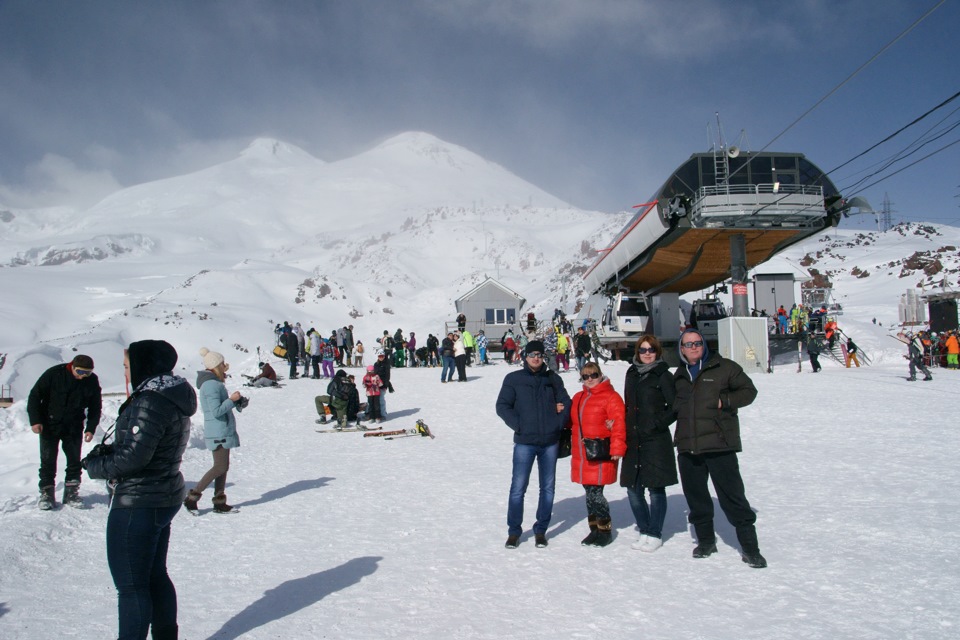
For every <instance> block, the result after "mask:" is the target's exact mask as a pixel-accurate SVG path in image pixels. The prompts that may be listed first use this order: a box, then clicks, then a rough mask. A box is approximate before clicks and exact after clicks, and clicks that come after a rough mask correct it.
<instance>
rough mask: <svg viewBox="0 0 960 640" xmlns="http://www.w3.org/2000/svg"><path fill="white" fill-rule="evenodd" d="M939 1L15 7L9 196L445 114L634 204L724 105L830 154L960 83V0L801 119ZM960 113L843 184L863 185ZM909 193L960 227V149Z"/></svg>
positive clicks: (0, 22) (1, 190) (490, 155)
mask: <svg viewBox="0 0 960 640" xmlns="http://www.w3.org/2000/svg"><path fill="white" fill-rule="evenodd" d="M937 4H938V0H885V1H884V2H876V1H875V0H850V1H843V0H836V1H834V0H797V1H796V2H792V3H779V2H767V1H751V0H741V1H738V2H729V1H726V0H692V1H683V0H678V1H676V2H667V1H666V0H582V1H581V0H524V1H520V0H517V1H513V2H507V1H498V0H486V1H484V0H406V1H403V2H401V1H393V0H356V1H339V2H334V1H322V0H320V1H313V2H309V1H306V0H284V1H283V2H280V1H276V2H267V1H259V2H253V1H248V0H231V1H229V2H228V1H225V0H223V1H216V0H212V1H206V2H189V1H178V0H173V1H167V2H162V3H161V2H151V3H140V2H138V3H132V2H122V1H108V0H97V1H91V2H68V1H61V2H32V1H27V0H0V87H2V91H0V149H2V150H3V152H2V154H0V204H2V205H6V206H13V207H28V206H48V205H53V204H68V205H73V206H83V205H88V204H91V203H92V202H94V201H96V200H97V199H99V198H100V197H102V196H103V195H105V194H106V193H109V192H111V191H113V190H115V189H117V188H120V187H123V186H128V185H131V184H136V183H139V182H144V181H148V180H153V179H158V178H163V177H168V176H172V175H177V174H182V173H186V172H189V171H193V170H196V169H199V168H202V167H204V166H208V165H210V164H214V163H217V162H221V161H224V160H226V159H229V158H231V157H233V156H235V155H236V154H237V153H238V152H239V151H240V150H241V149H242V148H244V147H245V146H246V145H247V144H248V143H249V141H250V140H251V139H252V138H255V137H260V136H270V137H275V138H279V139H282V140H284V141H287V142H290V143H293V144H296V145H299V146H301V147H303V148H304V149H305V150H307V151H308V152H310V153H311V154H313V155H315V156H317V157H319V158H322V159H324V160H328V161H332V160H337V159H340V158H343V157H347V156H350V155H353V154H355V153H358V152H360V151H363V150H365V149H368V148H370V147H372V146H375V145H376V144H377V143H378V142H380V141H382V140H383V139H385V138H388V137H390V136H392V135H395V134H397V133H400V132H403V131H410V130H421V131H427V132H429V133H432V134H434V135H436V136H438V137H440V138H443V139H444V140H447V141H449V142H452V143H455V144H459V145H461V146H464V147H466V148H468V149H470V150H471V151H474V152H476V153H478V154H480V155H482V156H484V157H485V158H487V159H489V160H492V161H494V162H497V163H499V164H501V165H503V166H504V167H506V168H507V169H509V170H511V171H512V172H514V173H515V174H517V175H519V176H520V177H522V178H524V179H526V180H529V181H530V182H532V183H534V184H536V185H537V186H539V187H541V188H543V189H545V190H547V191H549V192H551V193H553V194H555V195H556V196H558V197H560V198H563V199H565V200H567V201H568V202H570V203H572V204H574V205H576V206H578V207H582V208H586V209H597V210H601V211H618V210H625V209H629V208H630V206H631V205H633V204H636V203H639V202H643V201H645V200H646V199H647V198H648V197H649V196H650V195H651V194H652V193H653V192H654V191H655V189H656V188H657V187H658V186H659V185H660V184H661V183H662V182H663V181H664V180H665V179H666V178H667V176H668V175H669V174H670V173H671V172H672V171H673V170H674V169H675V168H676V167H677V166H678V165H679V164H680V163H681V162H682V161H683V160H685V159H686V158H687V157H689V155H690V154H691V153H694V152H699V151H706V150H708V149H709V147H710V144H711V141H712V140H713V139H715V138H716V136H717V132H716V124H715V123H716V117H715V113H717V112H719V114H720V118H721V122H722V126H723V133H724V136H725V138H726V141H727V143H728V144H738V145H740V146H741V147H743V148H745V149H748V150H758V149H761V148H764V147H767V146H768V145H770V143H771V141H772V140H774V138H776V137H777V136H780V134H783V135H782V136H780V137H779V138H778V139H776V141H775V142H774V143H773V144H772V145H770V146H769V149H770V150H775V151H797V152H800V153H804V154H805V155H806V156H807V157H808V158H809V159H810V160H811V161H813V162H814V163H815V164H817V165H818V166H820V168H821V169H824V170H827V171H829V170H831V169H833V168H835V167H837V166H839V165H841V164H843V163H844V162H846V161H847V160H849V159H851V158H853V157H854V156H855V155H857V154H859V153H860V152H862V151H864V150H866V149H867V148H868V147H870V146H872V145H874V144H875V143H877V142H879V141H880V140H882V139H883V138H885V137H887V136H888V135H890V134H891V133H893V132H894V131H896V130H897V129H899V128H901V127H903V126H904V125H906V124H908V123H909V122H911V121H912V120H914V119H915V118H917V117H919V116H921V115H922V114H924V113H926V112H927V111H929V110H930V109H932V108H933V107H935V106H936V105H938V104H940V103H941V102H943V101H944V100H946V99H948V98H949V97H951V96H952V95H954V94H955V93H957V92H958V91H960V62H958V61H960V45H958V44H957V43H958V41H960V39H958V38H957V36H956V27H957V25H960V0H946V1H945V2H943V3H942V4H941V5H940V6H939V7H937V8H936V10H934V11H933V13H932V14H931V15H930V17H928V18H927V19H925V20H923V21H922V22H921V23H920V24H919V25H917V26H916V27H915V28H913V29H912V30H911V31H910V32H909V33H907V34H906V35H905V36H903V38H901V39H900V40H899V41H897V42H896V43H894V44H893V45H892V46H890V47H889V48H888V49H887V50H886V51H884V52H883V53H882V54H881V55H880V56H879V57H878V58H877V59H876V60H875V61H873V62H872V63H871V64H870V65H869V66H867V67H866V68H865V69H863V70H862V71H860V72H859V73H857V74H856V75H855V76H854V77H853V78H852V79H850V81H849V82H847V83H846V84H844V85H843V86H842V87H840V88H839V89H837V90H836V92H835V93H833V95H831V96H830V97H829V98H828V99H826V100H825V101H824V102H823V103H822V104H821V105H820V106H819V107H817V108H816V109H814V110H813V111H812V112H811V113H810V114H809V115H806V116H805V117H803V118H802V119H801V120H800V121H799V122H798V123H797V124H795V125H794V126H793V127H792V128H789V130H787V131H786V132H785V133H784V130H785V129H787V128H788V127H789V126H790V124H791V123H793V122H794V121H795V120H796V119H797V118H798V117H800V116H801V115H802V114H803V113H804V112H806V111H807V110H808V109H810V108H811V107H813V106H814V105H815V104H816V103H817V102H818V101H819V100H820V99H821V98H823V97H824V96H826V95H827V94H828V93H830V92H831V91H832V90H833V89H834V88H836V87H837V86H838V85H840V84H841V83H842V82H843V81H844V80H845V79H846V78H848V76H850V75H851V74H852V73H853V72H854V71H855V70H856V69H857V68H858V67H860V66H861V65H863V64H864V63H866V62H867V61H868V60H870V58H872V57H873V56H874V55H875V54H877V53H878V52H879V51H881V49H883V48H884V47H885V46H886V45H888V44H889V43H890V42H891V41H892V40H894V39H895V38H896V37H897V36H898V35H899V34H901V33H902V32H903V31H904V30H906V29H907V28H908V27H909V26H910V25H911V24H913V23H914V22H915V21H917V20H918V19H919V18H921V16H923V15H924V14H925V13H926V12H927V11H928V10H930V9H931V8H933V7H935V6H936V5H937ZM958 108H960V99H958V100H955V101H954V102H951V103H950V104H949V105H947V106H946V107H945V108H942V109H940V110H938V111H936V112H935V113H933V114H931V116H929V117H928V118H926V119H925V120H923V122H922V123H920V124H919V125H916V126H914V127H911V128H910V129H909V130H908V131H907V132H905V133H904V134H901V135H900V136H898V137H897V138H895V139H894V140H892V141H891V142H889V143H886V144H885V145H883V146H882V147H880V148H878V149H877V150H876V151H874V152H872V153H871V154H869V155H867V156H865V157H864V158H862V159H860V160H858V161H857V162H855V163H852V164H851V165H848V166H846V167H844V168H843V169H841V170H839V171H837V172H836V173H833V174H831V177H832V178H833V180H834V182H835V183H837V184H838V186H840V187H841V191H843V192H844V193H845V194H846V193H850V191H849V190H848V189H847V187H848V186H849V185H852V184H854V183H855V182H856V181H857V180H859V179H860V178H862V177H863V176H864V175H866V174H868V173H870V172H872V171H875V170H876V169H878V168H879V166H880V163H882V162H883V161H884V160H886V159H888V158H890V157H892V156H894V155H895V154H897V153H899V152H901V151H903V150H904V149H907V148H908V147H909V146H910V145H911V144H912V143H914V142H915V141H917V140H918V139H919V138H921V136H922V135H923V134H924V133H925V132H927V131H928V130H930V131H931V132H936V133H942V132H944V131H946V130H947V129H949V128H950V127H951V126H954V125H956V124H957V122H960V116H958V113H960V112H958V111H957V109H958ZM957 140H960V127H958V129H956V130H952V131H949V132H948V133H946V134H945V135H944V136H943V137H941V138H939V139H938V140H936V141H934V142H931V143H929V144H927V145H926V146H924V147H923V148H922V149H921V150H920V151H917V152H916V153H914V154H913V155H912V156H910V157H909V159H907V160H905V161H901V162H900V163H899V164H896V165H894V167H893V168H892V169H890V170H887V172H889V171H891V170H896V169H898V168H900V167H902V166H905V165H906V164H909V163H910V162H912V161H913V160H915V159H918V158H920V157H922V156H924V155H927V154H928V153H930V152H932V151H935V150H937V149H939V148H941V147H944V146H946V145H948V144H950V143H952V142H955V141H957ZM883 175H884V174H880V175H878V176H876V177H875V178H872V179H870V180H868V182H873V181H875V180H877V179H878V178H881V177H882V176H883ZM885 193H886V194H889V198H890V200H891V201H892V207H893V209H894V211H895V214H894V219H895V220H898V219H906V220H928V221H932V222H945V223H953V224H960V206H958V205H960V197H958V194H960V144H955V145H953V146H951V147H949V148H947V149H946V150H945V151H942V152H940V153H938V154H936V155H934V156H933V157H931V158H930V159H928V160H925V161H923V162H921V163H919V164H917V165H916V166H914V167H912V168H909V169H906V170H904V171H902V172H901V173H899V174H898V175H896V176H894V177H892V178H889V179H887V180H884V181H882V182H880V183H879V184H877V185H875V186H872V187H869V188H867V189H866V190H864V191H863V192H862V193H860V195H863V196H865V197H866V198H867V199H868V200H870V202H871V203H872V204H873V205H874V207H875V208H879V207H880V206H881V204H882V200H883V198H884V194H885ZM867 218H868V216H861V217H860V218H857V219H853V218H851V220H850V221H849V223H850V224H853V223H856V224H857V225H860V226H866V227H870V226H873V225H875V222H874V220H873V219H872V218H870V219H867Z"/></svg>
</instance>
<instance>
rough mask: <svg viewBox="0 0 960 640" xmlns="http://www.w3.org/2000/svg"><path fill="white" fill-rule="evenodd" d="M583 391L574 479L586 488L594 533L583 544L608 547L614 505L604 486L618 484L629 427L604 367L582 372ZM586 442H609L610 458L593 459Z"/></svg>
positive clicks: (576, 412) (574, 417) (574, 412)
mask: <svg viewBox="0 0 960 640" xmlns="http://www.w3.org/2000/svg"><path fill="white" fill-rule="evenodd" d="M580 380H581V382H583V391H579V392H577V394H576V395H575V396H573V402H572V403H571V406H570V418H571V421H572V423H573V428H572V435H571V438H572V442H571V445H572V446H571V450H572V451H571V452H572V458H571V462H570V479H571V480H572V481H573V482H576V483H578V484H582V485H583V489H584V491H585V492H586V499H587V521H588V524H589V525H590V534H589V535H588V536H587V537H586V538H584V539H583V540H582V541H581V544H583V545H586V546H593V547H605V546H607V545H608V544H610V542H611V541H612V540H613V535H612V532H611V529H612V524H611V519H610V504H609V503H608V502H607V499H606V498H605V497H604V495H603V487H604V485H608V484H613V483H615V482H616V481H617V478H618V475H617V466H618V464H619V461H620V459H621V458H622V457H623V455H624V454H625V453H626V452H627V425H626V420H625V409H624V405H623V398H621V397H620V394H619V393H617V392H616V390H614V388H613V385H612V384H611V382H610V379H609V378H607V377H606V376H604V375H603V373H602V372H601V371H600V366H599V365H598V364H597V363H595V362H588V363H587V364H586V365H584V367H583V369H581V370H580ZM586 439H600V440H609V447H610V455H609V458H608V459H603V460H590V459H588V457H587V444H588V443H585V442H584V440H586Z"/></svg>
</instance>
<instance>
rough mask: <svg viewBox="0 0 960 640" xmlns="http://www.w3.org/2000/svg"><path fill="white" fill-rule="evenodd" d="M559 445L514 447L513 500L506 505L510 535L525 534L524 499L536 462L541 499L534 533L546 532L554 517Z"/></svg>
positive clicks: (511, 484)
mask: <svg viewBox="0 0 960 640" xmlns="http://www.w3.org/2000/svg"><path fill="white" fill-rule="evenodd" d="M558 449H559V446H558V445H557V444H551V445H548V446H542V445H535V444H514V445H513V479H512V480H511V481H510V500H509V502H508V503H507V533H508V535H511V536H519V535H520V534H521V533H523V527H522V526H521V525H522V524H523V496H524V494H526V492H527V485H528V484H529V483H530V472H531V471H532V470H533V461H534V460H535V459H536V461H537V470H538V471H539V473H540V500H539V501H538V502H537V521H536V522H535V523H534V525H533V532H534V533H546V532H547V527H549V526H550V518H551V516H553V494H554V489H555V486H556V483H557V451H558Z"/></svg>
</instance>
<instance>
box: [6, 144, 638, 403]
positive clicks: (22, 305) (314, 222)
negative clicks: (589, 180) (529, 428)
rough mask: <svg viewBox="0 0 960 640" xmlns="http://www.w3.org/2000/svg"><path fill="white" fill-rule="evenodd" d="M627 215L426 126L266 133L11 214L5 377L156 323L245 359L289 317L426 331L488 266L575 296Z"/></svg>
mask: <svg viewBox="0 0 960 640" xmlns="http://www.w3.org/2000/svg"><path fill="white" fill-rule="evenodd" d="M629 216H630V214H629V213H622V214H614V215H610V214H604V213H599V212H587V211H581V210H578V209H574V208H571V207H570V206H569V205H567V204H566V203H564V202H562V201H560V200H558V199H557V198H554V197H552V196H550V195H549V194H547V193H545V192H544V191H542V190H540V189H538V188H537V187H535V186H533V185H531V184H529V183H527V182H525V181H523V180H521V179H519V178H518V177H516V176H514V175H513V174H511V173H509V172H508V171H506V170H505V169H503V168H502V167H500V166H498V165H496V164H494V163H491V162H488V161H486V160H484V159H483V158H480V157H479V156H477V155H476V154H473V153H471V152H469V151H467V150H466V149H463V148H462V147H458V146H456V145H452V144H449V143H446V142H444V141H442V140H439V139H437V138H435V137H433V136H431V135H428V134H425V133H405V134H401V135H399V136H396V137H394V138H391V139H389V140H387V141H385V142H383V143H382V144H380V145H378V146H377V147H375V148H373V149H371V150H369V151H367V152H364V153H361V154H359V155H357V156H355V157H352V158H347V159H345V160H341V161H339V162H331V163H326V162H323V161H321V160H318V159H316V158H314V157H312V156H310V155H309V154H307V153H306V152H305V151H303V150H301V149H299V148H297V147H295V146H292V145H289V144H286V143H283V142H279V141H276V140H267V139H259V140H256V141H254V142H253V143H252V144H251V145H250V146H249V147H248V148H247V149H246V150H245V151H243V152H242V153H241V154H240V155H239V157H237V158H235V159H233V160H231V161H228V162H225V163H223V164H220V165H216V166H213V167H210V168H207V169H204V170H202V171H198V172H196V173H192V174H188V175H184V176H179V177H175V178H170V179H166V180H160V181H157V182H152V183H148V184H142V185H137V186H134V187H130V188H128V189H123V190H122V191H119V192H117V193H115V194H113V195H111V196H109V197H108V198H106V199H104V200H103V201H101V202H100V203H98V204H97V205H95V206H93V207H91V208H90V209H88V210H86V211H69V210H65V209H62V208H61V209H56V210H44V211H17V210H5V211H4V212H3V214H2V216H0V239H2V240H3V242H2V245H0V265H3V266H2V267H0V268H2V273H3V275H4V277H3V279H2V284H0V293H2V295H3V296H4V297H5V298H6V299H7V300H10V301H14V302H13V304H10V305H6V308H5V309H4V311H3V312H2V313H3V318H4V326H6V327H8V329H7V330H6V331H4V332H3V335H2V336H0V353H4V354H7V366H6V367H4V368H3V369H0V380H2V381H3V382H4V383H5V384H12V385H13V386H14V392H15V395H18V396H19V395H21V394H23V393H26V391H27V390H28V389H29V384H32V383H31V382H29V381H30V380H32V379H35V375H34V374H36V373H37V371H39V370H41V369H42V368H43V367H45V366H47V365H49V364H50V360H51V359H52V360H59V359H61V358H63V357H66V355H68V353H69V352H70V351H71V350H73V349H79V348H81V347H82V348H83V349H84V350H85V351H87V352H89V353H90V354H91V355H93V356H94V358H95V359H97V360H98V362H99V361H100V360H102V359H103V358H99V356H100V355H102V356H103V357H104V358H113V359H115V354H116V353H117V349H118V347H120V346H121V345H122V344H123V343H125V342H126V341H129V340H130V339H136V337H137V336H143V335H148V334H149V335H155V336H160V337H166V338H168V339H170V340H171V342H174V343H175V344H178V345H187V346H189V347H190V349H189V350H188V351H189V352H192V351H193V350H194V349H193V348H194V347H196V348H199V346H200V345H203V344H205V345H208V346H211V348H212V346H213V345H214V344H219V343H221V342H222V343H224V344H226V345H230V346H229V348H231V349H235V350H238V351H240V352H243V353H253V352H255V350H256V347H257V346H261V347H264V348H269V347H270V346H271V340H272V328H273V326H274V325H275V324H276V323H278V322H281V321H283V320H290V321H299V322H301V323H302V324H304V325H305V326H307V327H309V326H311V325H315V326H316V327H317V328H318V330H320V331H321V332H324V333H328V332H329V331H330V330H332V329H333V328H335V327H338V326H343V325H345V324H348V323H349V324H353V325H354V326H355V327H356V328H357V329H358V333H359V334H360V335H361V336H364V337H367V336H369V337H371V338H372V337H373V336H376V335H380V334H381V333H382V331H383V330H384V329H388V330H389V331H391V333H392V332H393V331H395V330H396V329H397V328H398V327H402V328H405V329H406V330H408V331H409V330H411V329H413V330H421V331H423V332H424V335H425V333H426V332H437V331H440V330H442V328H443V323H444V321H446V320H449V319H451V318H452V317H453V316H454V315H455V312H454V305H453V303H454V300H455V299H456V298H458V297H459V296H460V295H462V294H463V293H465V292H466V291H468V290H470V289H471V288H473V287H474V286H476V285H477V284H478V283H480V282H481V281H482V280H483V279H484V277H485V276H491V277H496V278H497V279H498V280H500V281H501V282H503V283H504V284H505V285H507V286H509V287H511V288H513V289H515V290H516V291H519V292H521V293H522V295H523V296H524V297H525V298H526V299H528V300H529V301H531V304H533V305H536V304H538V303H539V302H541V301H547V299H550V301H551V303H552V301H553V299H554V298H555V299H556V300H557V301H559V299H560V295H561V292H562V291H563V289H564V287H568V288H569V297H570V299H571V300H572V299H575V298H574V294H575V292H576V288H577V286H578V285H579V278H578V276H579V274H580V273H582V272H583V270H585V268H586V267H587V266H588V265H589V264H590V263H591V262H592V260H593V259H594V256H595V252H596V249H598V248H602V247H603V246H605V245H606V243H607V242H608V241H609V240H610V239H611V238H612V237H613V236H614V234H615V233H616V232H617V231H618V230H619V229H620V228H621V227H622V226H623V224H624V223H625V222H626V220H627V219H628V217H629ZM544 304H547V303H546V302H544ZM551 309H552V307H551ZM220 346H221V348H227V347H223V345H220ZM108 354H113V355H108ZM34 356H38V357H34ZM250 357H251V358H254V357H256V356H255V355H251V356H250Z"/></svg>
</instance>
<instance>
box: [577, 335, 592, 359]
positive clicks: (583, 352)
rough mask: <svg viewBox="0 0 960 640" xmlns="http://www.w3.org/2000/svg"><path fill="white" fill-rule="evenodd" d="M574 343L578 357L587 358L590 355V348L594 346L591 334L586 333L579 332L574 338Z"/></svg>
mask: <svg viewBox="0 0 960 640" xmlns="http://www.w3.org/2000/svg"><path fill="white" fill-rule="evenodd" d="M573 345H574V354H575V355H576V357H578V358H586V357H587V356H588V355H590V350H591V349H592V348H593V341H592V340H590V336H589V335H587V334H586V333H578V334H577V337H576V338H574V339H573Z"/></svg>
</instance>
